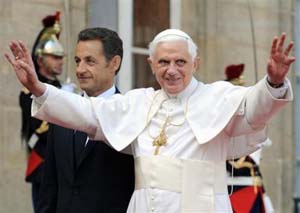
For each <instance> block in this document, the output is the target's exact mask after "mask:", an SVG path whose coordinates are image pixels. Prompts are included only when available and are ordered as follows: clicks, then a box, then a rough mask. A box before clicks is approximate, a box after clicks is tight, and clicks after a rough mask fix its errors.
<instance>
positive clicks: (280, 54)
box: [267, 33, 295, 85]
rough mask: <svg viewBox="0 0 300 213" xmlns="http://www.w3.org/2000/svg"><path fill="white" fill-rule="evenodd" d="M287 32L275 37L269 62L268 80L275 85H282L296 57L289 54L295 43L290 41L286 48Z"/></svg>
mask: <svg viewBox="0 0 300 213" xmlns="http://www.w3.org/2000/svg"><path fill="white" fill-rule="evenodd" d="M285 38H286V34H285V33H282V34H281V36H280V38H279V39H278V38H277V37H274V39H273V42H272V47H271V52H270V58H269V62H268V67H267V70H268V81H269V82H270V83H271V84H274V85H280V84H282V83H283V82H284V79H285V77H286V75H287V73H288V71H289V68H290V66H291V64H292V63H293V62H294V61H295V57H293V56H289V54H290V52H291V50H292V48H293V46H294V43H293V42H290V43H289V44H288V46H287V47H286V48H285V49H284V41H285Z"/></svg>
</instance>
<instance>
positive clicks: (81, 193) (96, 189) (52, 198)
mask: <svg viewBox="0 0 300 213" xmlns="http://www.w3.org/2000/svg"><path fill="white" fill-rule="evenodd" d="M73 135H74V130H71V129H66V128H62V127H59V126H57V125H51V126H50V129H49V133H48V148H47V156H46V157H47V158H46V161H45V166H44V178H43V182H42V186H41V191H40V196H41V201H40V203H39V211H38V212H39V213H46V212H47V213H50V212H51V213H54V212H56V213H101V212H103V213H110V212H113V213H117V212H118V213H119V212H120V213H124V212H126V209H127V206H128V203H129V200H130V197H131V195H132V193H133V190H134V162H133V157H132V156H130V155H126V154H122V153H119V152H117V151H115V150H113V149H112V148H110V147H109V146H108V145H106V144H105V143H103V142H100V141H89V142H88V144H87V146H86V147H85V149H84V151H83V152H82V153H81V156H80V158H79V160H77V161H76V163H75V162H74V152H73V146H74V145H73V142H72V141H73Z"/></svg>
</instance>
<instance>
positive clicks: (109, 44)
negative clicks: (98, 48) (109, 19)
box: [77, 27, 123, 74]
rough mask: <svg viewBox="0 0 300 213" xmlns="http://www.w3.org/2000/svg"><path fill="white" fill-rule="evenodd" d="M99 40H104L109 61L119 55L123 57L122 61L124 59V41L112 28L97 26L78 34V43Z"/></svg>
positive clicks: (105, 53) (105, 54)
mask: <svg viewBox="0 0 300 213" xmlns="http://www.w3.org/2000/svg"><path fill="white" fill-rule="evenodd" d="M91 40H99V41H101V42H102V45H103V51H104V56H105V58H106V60H107V61H110V60H111V59H112V58H113V57H114V56H116V55H118V56H120V57H121V63H122V59H123V42H122V40H121V38H120V37H119V35H118V34H117V33H116V32H115V31H113V30H110V29H107V28H102V27H96V28H87V29H84V30H82V31H81V32H80V33H79V34H78V39H77V43H78V42H80V41H91ZM120 67H121V64H120V66H119V68H118V69H117V70H116V74H117V73H118V72H119V70H120Z"/></svg>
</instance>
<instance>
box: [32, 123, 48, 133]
mask: <svg viewBox="0 0 300 213" xmlns="http://www.w3.org/2000/svg"><path fill="white" fill-rule="evenodd" d="M48 129H49V125H48V122H47V121H43V122H42V123H41V125H40V126H39V128H37V129H36V130H35V132H36V133H38V134H42V133H44V132H47V131H48Z"/></svg>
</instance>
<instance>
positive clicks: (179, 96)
mask: <svg viewBox="0 0 300 213" xmlns="http://www.w3.org/2000/svg"><path fill="white" fill-rule="evenodd" d="M198 84H201V83H200V82H198V81H197V80H196V79H195V78H194V77H192V79H191V81H190V83H189V84H188V86H187V87H186V88H185V89H184V90H183V91H181V92H180V93H178V94H176V95H169V94H167V93H166V92H165V91H164V90H162V91H163V96H164V97H165V99H179V100H180V101H181V102H182V103H184V102H185V101H186V100H187V99H188V98H189V97H190V96H191V95H192V93H193V92H194V91H195V89H196V88H197V86H198Z"/></svg>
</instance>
